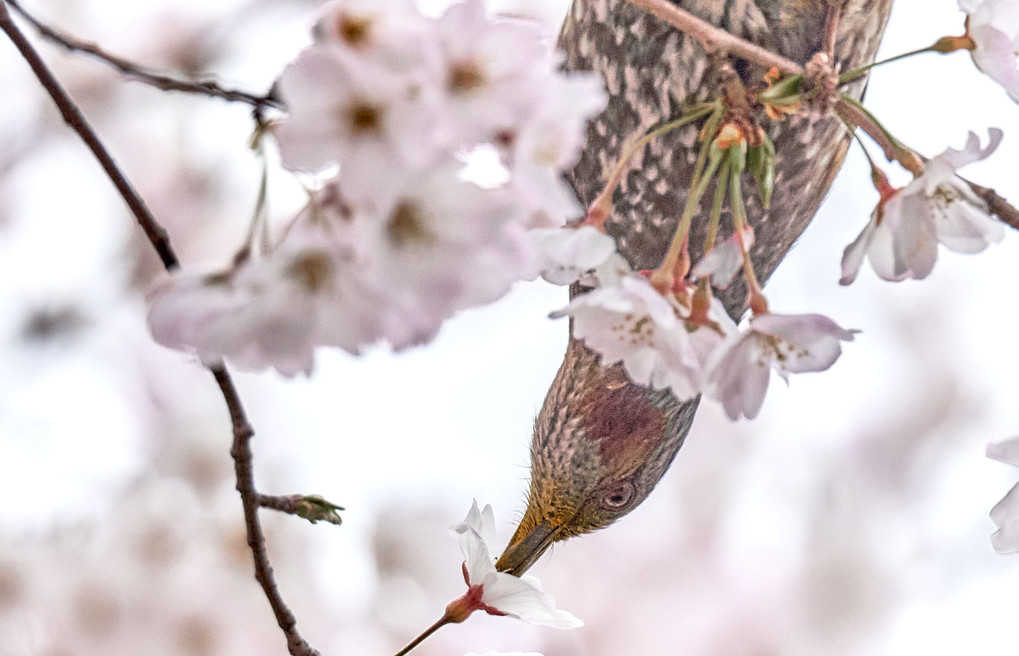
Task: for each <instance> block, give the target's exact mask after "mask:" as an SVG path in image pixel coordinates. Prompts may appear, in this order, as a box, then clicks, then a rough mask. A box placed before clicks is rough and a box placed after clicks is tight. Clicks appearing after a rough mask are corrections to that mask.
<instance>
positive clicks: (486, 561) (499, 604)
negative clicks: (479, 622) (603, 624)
mask: <svg viewBox="0 0 1019 656" xmlns="http://www.w3.org/2000/svg"><path fill="white" fill-rule="evenodd" d="M451 533H452V534H453V537H455V538H456V540H457V542H459V543H460V549H461V550H462V551H463V554H464V558H465V561H464V564H463V574H464V580H465V581H466V583H467V592H466V594H464V596H462V597H460V598H459V599H456V600H454V601H452V602H450V604H449V605H448V606H447V607H446V619H448V621H450V622H462V621H463V620H465V619H467V617H468V616H470V614H471V613H473V612H474V611H476V610H483V611H485V612H486V613H488V614H490V615H509V616H510V617H515V618H517V619H521V620H523V621H525V622H528V623H530V624H537V625H539V626H551V627H554V628H557V629H574V628H577V627H579V626H583V625H584V623H583V622H582V621H581V620H579V619H577V618H576V617H574V616H573V615H572V614H570V613H568V612H566V611H564V610H559V609H558V608H556V605H555V601H553V599H552V597H551V596H549V595H548V594H547V593H545V592H542V591H541V587H540V584H539V581H538V579H536V578H535V577H533V576H527V575H524V576H520V577H516V576H513V575H512V574H507V573H505V572H499V571H497V570H496V569H495V561H494V559H493V558H492V555H491V554H492V551H491V545H492V542H493V541H494V538H495V519H494V516H493V513H492V507H491V506H487V505H486V506H485V509H484V510H478V502H477V501H475V502H474V503H473V504H472V505H471V509H470V511H469V512H468V513H467V517H466V518H465V519H464V521H463V522H462V523H460V524H457V525H456V526H454V527H453V528H452V529H451Z"/></svg>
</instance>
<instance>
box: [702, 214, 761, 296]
mask: <svg viewBox="0 0 1019 656" xmlns="http://www.w3.org/2000/svg"><path fill="white" fill-rule="evenodd" d="M743 241H744V244H745V245H746V247H747V248H750V247H751V246H753V245H754V229H753V228H752V227H750V225H749V224H747V225H746V226H745V227H744V229H743ZM742 266H743V250H742V249H741V248H740V245H739V239H738V238H737V237H736V235H732V236H730V237H729V238H728V239H726V240H725V241H723V242H722V243H721V244H716V245H715V247H714V248H712V249H711V250H709V251H708V252H707V253H705V254H704V256H703V257H702V258H701V259H700V260H699V261H698V262H697V264H695V265H694V267H693V269H692V270H691V271H690V278H691V279H693V280H699V279H700V278H705V277H710V278H711V284H712V285H713V286H715V287H717V288H718V289H725V288H726V287H728V286H729V283H731V282H732V279H733V278H734V277H735V276H736V274H737V273H738V272H739V270H740V268H741V267H742Z"/></svg>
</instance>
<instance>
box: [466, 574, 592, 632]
mask: <svg viewBox="0 0 1019 656" xmlns="http://www.w3.org/2000/svg"><path fill="white" fill-rule="evenodd" d="M483 585H484V589H483V592H482V596H481V600H482V601H483V602H484V603H485V604H487V605H488V606H491V607H493V608H495V609H496V610H498V611H499V612H501V613H504V614H506V615H510V616H512V617H516V618H517V619H521V620H523V621H525V622H527V623H529V624H536V625H539V626H551V627H553V628H557V629H574V628H577V627H579V626H583V625H584V622H583V621H582V620H580V619H578V618H577V617H575V616H574V615H572V614H571V613H568V612H567V611H565V610H560V609H558V608H556V605H555V601H554V600H553V599H552V597H551V596H550V595H548V594H547V593H545V592H542V591H541V588H540V587H539V585H538V579H536V578H534V577H533V576H522V577H519V578H518V577H516V576H513V575H512V574H506V573H504V572H498V573H495V574H492V575H490V576H488V577H486V578H485V580H484V583H483Z"/></svg>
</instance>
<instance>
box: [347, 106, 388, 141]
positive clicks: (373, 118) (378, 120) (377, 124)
mask: <svg viewBox="0 0 1019 656" xmlns="http://www.w3.org/2000/svg"><path fill="white" fill-rule="evenodd" d="M382 115H383V108H382V107H380V106H379V105H376V104H374V103H370V102H367V101H355V102H354V103H353V104H351V105H349V106H348V107H347V124H348V125H349V126H350V129H351V131H352V132H354V133H355V134H366V133H373V132H381V131H382Z"/></svg>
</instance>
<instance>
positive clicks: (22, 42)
mask: <svg viewBox="0 0 1019 656" xmlns="http://www.w3.org/2000/svg"><path fill="white" fill-rule="evenodd" d="M0 31H3V32H4V33H5V34H6V35H7V36H8V38H10V40H11V42H12V43H13V44H14V46H15V47H16V48H17V49H18V52H19V53H21V56H22V57H23V58H24V59H25V61H26V62H28V65H29V66H30V67H31V68H32V72H33V73H35V76H36V78H37V79H38V80H39V83H40V84H41V85H42V86H43V88H44V89H46V92H47V93H48V94H49V95H50V97H51V98H52V99H53V102H54V104H55V105H56V106H57V108H58V109H59V110H60V113H61V115H63V117H64V120H65V121H66V122H67V124H68V125H69V126H70V127H71V129H72V130H74V131H75V132H76V133H77V134H78V136H79V137H81V140H82V141H83V142H85V145H86V146H88V148H89V150H91V151H92V154H93V155H95V157H96V159H97V160H98V161H99V164H100V165H101V166H102V167H103V170H104V171H105V172H106V175H107V177H109V178H110V180H111V181H112V182H113V185H114V186H115V187H116V188H117V191H118V192H119V193H120V195H121V197H122V198H123V199H124V202H126V203H127V206H128V208H129V209H130V210H131V213H132V214H133V215H134V217H135V219H136V220H137V221H138V224H139V225H140V226H141V228H142V230H143V231H144V232H145V235H146V237H148V239H149V242H150V243H151V244H152V247H153V248H154V249H155V250H156V253H157V254H158V255H159V258H160V260H162V262H163V266H164V267H166V269H167V271H170V270H173V269H174V268H176V267H178V266H179V260H178V259H177V255H176V253H174V251H173V247H172V246H171V245H170V240H169V238H168V237H167V234H166V230H165V229H164V228H163V227H162V226H161V225H160V224H159V222H158V221H156V219H155V217H154V216H153V215H152V212H151V211H149V209H148V207H147V206H146V205H145V202H144V201H143V200H142V199H141V197H140V196H139V195H138V193H137V192H136V191H135V190H134V187H133V186H132V185H131V183H130V182H129V181H128V180H127V177H126V176H125V175H124V173H123V172H122V171H121V170H120V168H119V167H118V166H117V164H116V162H115V161H114V160H113V157H112V156H111V155H110V153H109V151H108V150H107V149H106V147H105V146H104V145H103V144H102V142H101V141H100V140H99V137H98V136H97V135H96V133H95V131H94V130H93V129H92V127H91V126H90V125H89V123H88V121H87V120H86V118H85V116H84V115H83V114H82V112H81V110H80V109H79V108H78V106H77V105H76V104H75V103H74V101H73V100H72V99H71V97H70V96H69V95H68V94H67V92H66V91H65V90H64V88H63V87H62V86H61V84H60V82H59V81H57V79H56V78H55V77H54V76H53V73H52V72H51V71H50V70H49V68H48V67H47V66H46V64H45V62H43V60H42V58H41V57H40V56H39V53H38V52H37V51H36V50H35V48H34V47H33V46H32V44H31V43H30V42H29V41H28V39H26V38H25V35H24V34H23V33H22V32H21V30H20V29H18V26H17V25H16V24H15V23H14V21H13V20H12V19H11V15H10V12H9V11H8V10H7V5H6V4H5V3H4V2H2V1H0ZM210 371H211V372H212V374H213V376H214V377H215V379H216V383H217V384H218V385H219V389H220V391H221V392H222V394H223V399H224V401H225V402H226V406H227V410H228V411H229V413H230V419H231V423H232V426H233V436H234V439H233V446H232V448H231V455H232V456H233V458H234V468H235V470H236V476H237V491H238V492H239V493H240V495H241V504H242V505H243V507H244V522H245V528H246V532H247V538H248V545H249V546H250V547H251V553H252V556H253V558H254V561H255V563H254V564H255V578H256V579H257V580H258V582H259V584H261V586H262V590H263V591H264V593H265V596H266V598H267V599H268V601H269V605H270V606H271V607H272V610H273V614H274V615H275V616H276V621H277V622H278V623H279V625H280V628H282V629H283V633H284V635H285V636H286V639H287V647H288V648H289V650H290V653H291V654H292V655H293V656H318V652H317V651H316V650H315V649H313V648H312V647H311V646H310V645H308V643H307V642H306V641H305V640H304V639H303V638H302V637H301V635H300V634H299V633H298V632H297V626H296V620H295V618H294V615H293V613H292V612H291V611H290V609H289V608H288V607H287V605H286V603H285V602H284V601H283V598H282V596H281V595H280V592H279V589H278V587H277V586H276V582H275V580H274V578H273V572H272V565H271V564H270V563H269V556H268V554H267V552H266V548H265V535H264V534H263V533H262V527H261V525H260V523H259V521H258V494H257V492H256V491H255V483H254V477H253V473H252V470H253V466H252V455H251V447H250V442H251V438H252V436H253V435H254V431H253V429H252V428H251V425H250V424H249V423H248V420H247V417H246V416H245V413H244V407H243V405H242V404H241V400H240V397H239V396H238V394H237V390H236V388H235V387H234V384H233V380H232V379H231V378H230V374H229V373H228V372H227V371H226V369H225V368H223V367H210Z"/></svg>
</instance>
